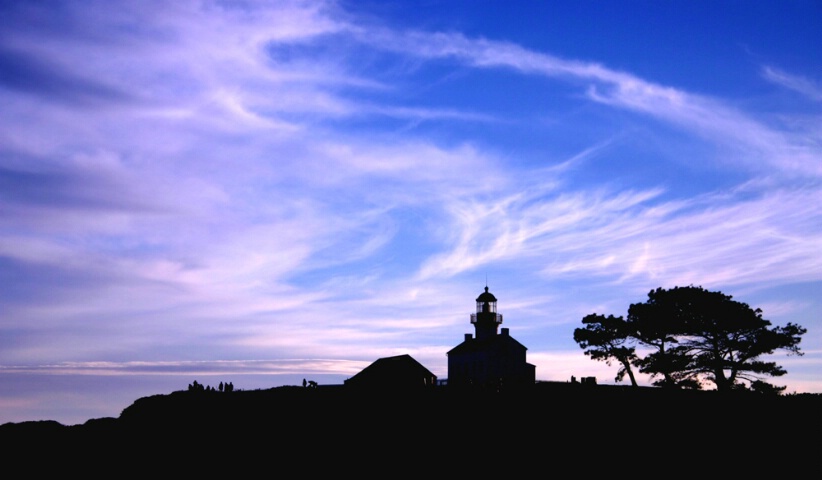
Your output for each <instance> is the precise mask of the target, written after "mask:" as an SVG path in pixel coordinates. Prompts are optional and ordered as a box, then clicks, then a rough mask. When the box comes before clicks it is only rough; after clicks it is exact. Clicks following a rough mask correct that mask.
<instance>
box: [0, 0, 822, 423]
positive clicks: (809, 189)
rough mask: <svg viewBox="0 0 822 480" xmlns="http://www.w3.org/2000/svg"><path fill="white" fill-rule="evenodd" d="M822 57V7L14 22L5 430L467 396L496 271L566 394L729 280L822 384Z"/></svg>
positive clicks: (644, 5)
mask: <svg viewBox="0 0 822 480" xmlns="http://www.w3.org/2000/svg"><path fill="white" fill-rule="evenodd" d="M819 45H822V4H820V3H819V2H812V1H787V2H786V1H779V2H776V1H774V2H770V1H763V2H741V1H740V2H737V1H719V2H716V1H711V2H707V1H705V2H703V1H690V2H651V1H647V2H646V1H627V2H589V1H573V2H571V1H568V2H563V1H559V2H524V1H523V2H502V1H499V2H498V1H473V2H467V1H448V2H446V1H416V2H401V3H400V2H378V1H373V2H371V1H357V2H354V1H351V2H345V1H343V2H323V1H310V2H300V1H293V2H292V1H283V2H264V1H260V2H257V1H242V2H216V1H202V2H198V1H180V2H151V1H139V2H117V1H110V0H106V1H59V2H57V1H54V2H51V1H38V2H29V1H19V2H18V1H11V2H3V3H2V4H0V105H2V109H0V125H1V126H2V128H0V265H1V266H2V268H0V282H2V283H1V284H2V289H0V312H2V314H0V423H4V422H7V421H23V420H40V419H53V420H57V421H61V422H63V423H67V424H74V423H82V422H83V421H85V420H87V419H89V418H99V417H104V416H117V415H119V413H120V411H122V409H123V408H125V407H126V406H128V405H129V404H130V403H131V401H133V400H135V399H136V398H139V397H140V396H146V395H152V394H157V393H169V392H171V391H174V390H181V389H185V388H186V387H187V385H188V384H189V383H191V382H192V381H194V380H197V381H199V382H200V383H203V384H206V385H214V386H216V385H217V384H218V383H219V382H221V381H231V382H232V383H233V384H234V386H235V389H255V388H268V387H272V386H278V385H288V384H292V385H295V384H298V383H300V382H301V380H302V379H303V378H308V379H313V380H315V381H318V382H319V383H342V381H343V380H344V379H346V378H348V377H350V376H352V375H354V374H355V373H357V372H358V371H360V370H361V369H362V368H364V367H365V366H367V365H368V364H370V363H371V362H373V361H374V360H376V359H377V358H381V357H386V356H392V355H398V354H405V353H407V354H410V355H411V356H413V357H414V358H415V359H417V360H418V361H420V362H421V363H422V364H423V365H425V366H426V367H428V368H429V369H430V370H431V371H432V372H433V373H435V374H436V375H438V376H439V377H441V378H445V377H447V366H446V365H447V357H446V352H447V351H448V350H450V349H451V348H453V347H454V346H456V345H457V344H459V343H460V342H461V341H462V340H463V338H464V334H465V333H472V332H473V329H472V326H471V325H470V323H469V314H470V313H471V312H472V311H473V310H474V299H475V298H476V297H477V295H479V294H480V293H481V292H482V290H483V287H484V286H485V285H486V283H487V285H488V286H489V288H490V290H491V292H492V293H494V294H495V295H496V296H497V298H498V300H499V302H498V309H499V312H500V313H502V314H503V315H504V319H505V320H504V324H503V326H505V327H508V328H509V329H510V332H511V335H512V336H513V337H514V338H516V339H517V340H519V341H520V342H521V343H523V344H524V345H525V346H526V347H527V348H528V361H529V362H530V363H533V364H535V365H536V367H537V378H538V379H540V380H556V381H566V380H568V379H570V377H571V376H572V375H574V376H577V377H581V376H596V377H597V379H598V382H599V383H613V378H614V375H615V374H616V368H615V367H608V366H606V365H604V364H602V363H598V362H593V361H591V360H590V359H588V358H587V357H585V356H584V355H583V353H582V350H581V349H580V348H579V347H578V345H577V344H576V343H574V341H573V338H572V335H573V330H574V329H575V328H577V327H579V326H581V319H582V318H583V317H584V316H585V315H587V314H589V313H602V314H614V315H625V314H626V313H627V309H628V306H629V305H630V304H631V303H638V302H643V301H645V300H646V299H647V294H648V292H649V291H650V290H652V289H655V288H657V287H663V288H672V287H674V286H686V285H698V286H702V287H704V288H706V289H709V290H719V291H722V292H723V293H726V294H729V295H732V296H733V297H734V299H736V300H739V301H742V302H745V303H747V304H749V305H751V306H752V307H754V308H761V309H762V310H763V316H764V317H765V318H767V319H769V320H770V321H771V322H773V324H774V325H784V324H786V323H788V322H792V323H798V324H800V325H802V326H804V327H806V328H807V329H808V332H807V334H806V335H805V336H804V337H803V341H802V343H801V344H800V347H801V348H802V351H803V352H804V353H805V355H804V356H801V357H796V356H787V355H786V354H784V353H782V352H778V353H777V354H775V355H773V356H772V357H769V359H770V360H773V361H776V362H777V363H778V364H780V365H782V366H783V367H785V369H786V370H787V371H788V374H787V375H786V376H784V377H780V378H775V379H772V380H771V381H772V382H773V383H775V384H777V385H784V386H786V387H787V391H788V392H814V393H822V337H820V329H822V319H820V318H819V312H820V310H822V309H821V308H820V307H822V255H820V254H819V252H820V250H821V248H820V247H822V208H820V205H822V189H820V181H821V180H822V121H820V120H822V50H820V48H819ZM643 382H645V384H647V379H643Z"/></svg>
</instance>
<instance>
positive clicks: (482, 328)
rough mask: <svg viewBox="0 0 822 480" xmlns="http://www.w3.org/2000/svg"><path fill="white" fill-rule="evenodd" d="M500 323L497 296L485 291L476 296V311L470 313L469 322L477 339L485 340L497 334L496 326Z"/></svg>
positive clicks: (500, 316) (486, 288)
mask: <svg viewBox="0 0 822 480" xmlns="http://www.w3.org/2000/svg"><path fill="white" fill-rule="evenodd" d="M501 323H502V315H501V314H499V313H497V297H495V296H494V294H493V293H491V292H489V291H488V287H487V286H486V287H485V291H484V292H482V293H481V294H480V296H479V297H477V313H472V314H471V324H472V325H474V333H475V335H476V338H477V340H485V339H486V338H491V337H493V336H496V335H497V327H498V326H499V325H500V324H501Z"/></svg>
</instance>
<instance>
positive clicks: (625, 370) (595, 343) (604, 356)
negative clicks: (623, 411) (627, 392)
mask: <svg viewBox="0 0 822 480" xmlns="http://www.w3.org/2000/svg"><path fill="white" fill-rule="evenodd" d="M582 323H583V324H584V325H585V328H577V329H576V330H574V341H576V342H577V343H578V344H579V346H580V347H581V348H583V349H586V350H585V352H584V353H585V355H588V356H589V357H591V359H592V360H598V361H602V362H605V364H606V365H608V366H609V367H610V366H611V362H612V361H613V360H616V361H618V362H619V364H620V367H619V370H617V375H616V378H615V379H614V380H616V381H617V382H621V381H622V380H623V379H624V378H625V375H626V374H627V375H628V377H629V378H630V379H631V385H632V386H634V387H636V386H637V382H636V377H635V376H634V372H633V370H632V369H631V364H632V363H633V362H634V361H636V360H637V356H636V351H635V348H634V347H627V346H625V344H626V342H627V341H628V335H627V332H626V330H625V327H626V323H625V320H623V318H622V317H614V316H613V315H608V317H607V318H606V317H605V316H604V315H597V314H591V315H588V316H586V317H585V318H583V319H582Z"/></svg>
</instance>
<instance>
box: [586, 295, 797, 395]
mask: <svg viewBox="0 0 822 480" xmlns="http://www.w3.org/2000/svg"><path fill="white" fill-rule="evenodd" d="M582 322H583V324H585V325H586V327H585V328H584V329H576V330H575V331H574V340H575V341H577V343H579V345H580V347H581V348H584V349H585V348H587V349H589V350H587V351H586V352H585V353H586V354H587V355H589V356H591V358H593V359H597V360H601V359H606V361H607V360H610V359H617V360H619V361H620V362H621V365H622V366H621V369H620V370H621V371H622V370H625V372H628V373H629V374H631V368H630V367H631V365H633V366H635V367H637V368H638V369H639V371H640V372H641V373H646V374H648V375H650V376H651V378H652V379H653V383H654V385H657V386H667V387H673V388H703V387H704V386H705V383H706V382H707V383H712V384H713V385H714V386H715V387H716V389H717V390H719V391H729V390H736V389H748V390H752V391H756V392H765V393H778V392H781V391H782V390H784V388H785V387H777V386H773V385H771V384H769V383H767V382H765V381H764V380H763V378H765V377H778V376H782V375H784V374H785V373H787V372H786V371H785V369H783V368H782V367H781V366H779V365H777V364H776V363H774V362H765V361H762V360H760V358H761V357H762V356H764V355H769V354H772V353H774V352H775V351H777V350H786V351H787V352H788V354H789V355H790V354H796V355H803V353H802V352H801V351H800V349H799V343H800V341H801V338H802V335H804V334H805V333H806V332H807V330H806V329H805V328H803V327H801V326H799V325H796V324H792V323H788V324H787V325H785V326H784V327H778V326H777V327H771V322H770V321H768V320H766V319H764V318H762V310H760V309H758V308H757V309H752V308H751V307H750V306H748V305H747V304H745V303H742V302H738V301H735V300H733V297H731V296H730V295H725V294H723V293H722V292H711V291H708V290H705V289H703V288H702V287H694V286H689V287H674V288H672V289H670V290H665V289H662V288H657V289H656V290H652V291H651V292H650V293H649V294H648V300H647V301H646V302H644V303H636V304H632V305H631V306H630V307H629V309H628V317H627V319H626V320H622V317H613V316H612V315H611V316H609V317H607V318H606V317H604V316H602V315H596V314H592V315H588V316H586V317H585V318H583V320H582ZM637 346H642V347H645V348H646V349H650V353H648V354H647V355H646V356H645V357H644V358H640V357H638V356H637V355H636V354H635V349H636V347H637ZM627 352H630V353H632V354H633V356H632V357H630V358H629V359H628V360H627V362H628V364H626V358H627V357H625V354H626V353H627ZM625 372H623V373H622V374H621V375H620V374H619V373H618V374H617V380H621V379H622V376H624V374H625ZM631 378H632V384H633V385H636V384H635V382H634V381H633V377H631Z"/></svg>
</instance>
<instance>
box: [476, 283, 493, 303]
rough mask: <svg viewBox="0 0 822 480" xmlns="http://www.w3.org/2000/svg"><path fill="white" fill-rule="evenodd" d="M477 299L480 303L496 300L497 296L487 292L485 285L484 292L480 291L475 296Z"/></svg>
mask: <svg viewBox="0 0 822 480" xmlns="http://www.w3.org/2000/svg"><path fill="white" fill-rule="evenodd" d="M477 301H478V302H482V303H485V302H496V301H497V297H495V296H494V294H493V293H491V292H489V291H488V287H487V286H486V287H485V291H484V292H482V293H480V296H479V297H477Z"/></svg>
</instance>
